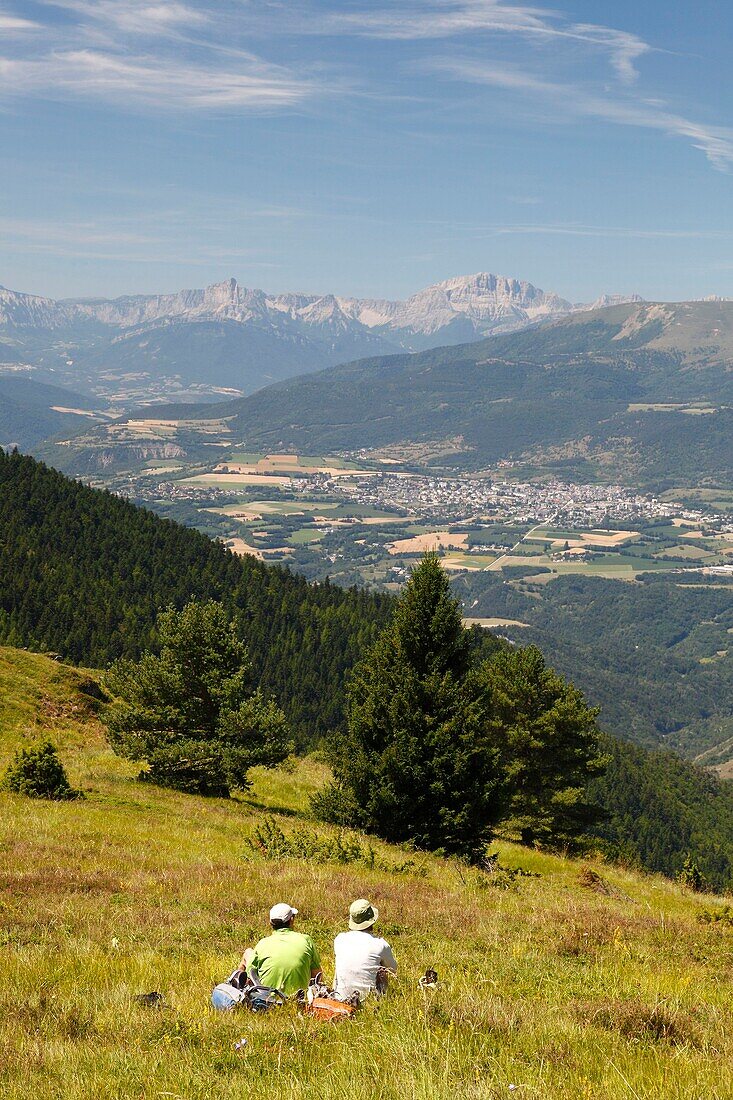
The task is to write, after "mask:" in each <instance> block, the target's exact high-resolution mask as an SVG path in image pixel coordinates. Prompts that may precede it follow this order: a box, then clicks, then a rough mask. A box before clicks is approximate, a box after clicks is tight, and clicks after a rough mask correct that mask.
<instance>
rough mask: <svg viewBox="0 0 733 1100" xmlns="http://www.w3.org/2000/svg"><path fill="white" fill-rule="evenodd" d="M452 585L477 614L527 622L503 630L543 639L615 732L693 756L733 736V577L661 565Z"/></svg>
mask: <svg viewBox="0 0 733 1100" xmlns="http://www.w3.org/2000/svg"><path fill="white" fill-rule="evenodd" d="M454 589H455V592H456V594H457V595H458V596H459V597H460V598H461V599H462V600H463V602H464V606H465V607H466V608H470V612H468V613H469V614H471V615H476V616H500V617H502V618H506V619H510V620H514V621H515V622H520V623H523V624H524V625H523V626H521V627H514V628H511V627H508V628H504V632H505V633H506V632H508V633H509V635H510V636H511V638H512V639H513V640H515V641H517V642H520V643H521V642H525V643H528V642H533V643H534V644H535V645H537V646H539V647H540V649H541V650H542V651H543V652H544V653H546V654H547V655H548V657H549V659H550V660H551V661H552V663H553V664H554V665H555V667H556V668H557V669H559V671H561V672H562V673H563V675H565V676H568V677H570V679H572V680H573V681H574V682H575V683H577V684H578V685H579V686H580V687H582V689H583V691H585V693H586V694H587V695H588V696H589V697H590V698H591V699H593V700H594V701H595V702H596V703H598V704H599V705H600V706H601V708H602V712H603V721H604V726H605V728H606V729H607V730H608V731H609V732H611V733H613V734H614V735H615V736H617V737H621V738H623V739H624V740H627V741H635V742H637V743H639V744H641V745H645V746H647V747H648V748H654V747H655V746H659V745H660V744H662V745H665V746H667V747H669V748H673V749H675V750H676V751H677V752H680V753H682V754H683V755H684V756H688V757H695V756H697V755H698V754H700V753H702V752H705V751H707V750H710V749H712V748H714V747H715V746H716V745H719V744H720V743H722V742H725V741H727V740H729V739H730V738H731V737H733V647H732V646H731V632H732V631H733V586H731V585H726V584H722V583H721V584H720V585H719V586H717V587H716V586H713V585H711V586H710V587H701V586H699V585H695V586H691V585H682V584H680V583H679V577H678V576H677V575H672V576H667V577H664V576H659V575H655V574H647V575H646V576H645V577H644V578H643V580H642V581H641V582H639V583H636V584H622V583H620V582H618V581H610V580H604V579H602V578H600V577H581V576H566V577H558V578H556V579H555V580H553V581H552V583H551V584H539V583H534V584H533V583H532V581H531V579H528V580H527V581H525V582H522V581H512V582H507V581H506V580H503V579H502V578H501V576H500V575H498V574H496V573H487V572H480V573H479V572H477V573H473V574H464V575H463V576H461V577H460V578H458V579H456V581H455V582H454Z"/></svg>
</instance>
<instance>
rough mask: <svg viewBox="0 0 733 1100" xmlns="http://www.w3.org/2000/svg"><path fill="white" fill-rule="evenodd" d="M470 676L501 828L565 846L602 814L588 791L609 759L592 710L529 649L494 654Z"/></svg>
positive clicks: (531, 840)
mask: <svg viewBox="0 0 733 1100" xmlns="http://www.w3.org/2000/svg"><path fill="white" fill-rule="evenodd" d="M477 678H478V680H479V681H480V682H481V683H482V685H483V690H484V692H485V706H484V713H485V721H486V724H487V726H488V728H489V729H490V730H491V736H492V739H493V742H494V743H495V744H496V746H497V748H498V750H499V752H500V756H501V761H502V767H503V771H504V777H505V790H506V804H505V807H504V826H503V827H504V829H505V830H508V831H512V832H514V833H516V834H517V835H518V836H519V838H520V839H521V840H522V841H523V843H525V844H531V843H535V842H537V843H542V844H546V845H551V846H553V847H558V846H564V847H572V846H573V844H575V843H576V842H577V841H578V838H579V837H582V836H583V835H584V834H585V833H586V832H587V830H588V829H589V828H590V827H591V826H592V825H594V824H595V823H596V822H598V820H599V819H600V817H601V816H602V815H601V813H600V811H599V808H598V806H596V805H595V804H594V803H592V802H590V801H589V799H588V794H587V789H588V783H589V781H590V780H591V779H592V778H594V777H595V776H598V775H600V774H602V773H603V771H604V770H605V768H606V765H607V763H608V759H609V758H608V757H607V756H605V755H604V754H603V751H602V749H601V745H600V742H599V731H598V728H597V726H596V718H597V716H598V709H597V708H592V707H588V706H587V705H586V703H585V700H584V699H583V695H582V693H581V692H580V691H579V690H578V689H577V688H576V687H575V686H574V685H573V684H570V683H568V682H567V681H566V680H564V679H563V678H562V677H561V676H558V674H557V673H556V672H555V671H554V670H553V669H551V668H548V667H547V665H546V664H545V659H544V657H543V655H542V653H541V652H540V650H539V649H537V647H536V646H526V647H525V648H523V649H520V648H517V649H511V650H505V651H503V652H502V653H499V654H497V656H496V657H495V658H494V659H493V660H491V661H487V662H485V663H484V664H483V665H482V667H481V669H480V670H479V672H478V676H477Z"/></svg>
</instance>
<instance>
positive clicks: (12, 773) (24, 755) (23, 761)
mask: <svg viewBox="0 0 733 1100" xmlns="http://www.w3.org/2000/svg"><path fill="white" fill-rule="evenodd" d="M2 786H3V787H4V789H5V790H7V791H12V792H13V793H14V794H25V795H28V796H29V797H30V798H49V799H54V800H55V801H59V802H60V801H68V800H69V799H72V798H83V795H82V793H81V791H75V790H74V788H73V787H72V786H71V784H70V783H69V780H68V777H67V775H66V772H65V771H64V766H63V764H62V763H61V761H60V760H59V758H58V754H57V752H56V749H55V747H54V746H53V745H52V744H51V742H50V741H45V742H44V743H43V744H41V745H36V746H35V747H32V748H29V749H19V750H18V751H17V752H16V754H15V757H14V758H13V761H12V763H11V764H10V767H9V768H8V770H7V771H6V773H5V776H4V778H3V783H2Z"/></svg>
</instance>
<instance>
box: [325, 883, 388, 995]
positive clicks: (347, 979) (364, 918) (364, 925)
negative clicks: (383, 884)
mask: <svg viewBox="0 0 733 1100" xmlns="http://www.w3.org/2000/svg"><path fill="white" fill-rule="evenodd" d="M378 918H379V910H378V909H377V907H376V905H372V904H371V903H370V902H368V901H367V900H366V898H359V900H358V901H354V902H352V904H351V906H350V908H349V929H350V931H348V932H339V934H338V936H337V937H336V939H335V940H334V941H333V950H334V954H335V956H336V995H337V996H338V997H339V998H340V1000H342V1001H347V1000H349V999H350V998H351V997H353V995H354V994H358V996H359V999H360V1000H363V999H364V998H365V997H366V996H367V995H368V994H369V993H371V992H372V991H375V992H377V993H380V994H381V993H384V992H385V991H386V989H387V974H388V972H389V971H391V972H392V973H393V974H396V973H397V961H396V959H395V957H394V955H393V954H392V948H391V947H390V946H389V944H388V943H387V941H386V940H383V939H380V937H379V936H377V935H375V932H374V925H375V924H376V922H377V919H378Z"/></svg>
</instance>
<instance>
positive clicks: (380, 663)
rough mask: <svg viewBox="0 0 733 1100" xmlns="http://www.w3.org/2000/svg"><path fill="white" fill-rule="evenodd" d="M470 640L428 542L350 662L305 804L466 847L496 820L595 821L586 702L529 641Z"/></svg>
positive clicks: (468, 850)
mask: <svg viewBox="0 0 733 1100" xmlns="http://www.w3.org/2000/svg"><path fill="white" fill-rule="evenodd" d="M476 652H477V651H476V650H475V649H473V648H472V646H471V637H470V633H469V631H467V630H466V629H465V628H464V626H463V624H462V621H461V613H460V609H459V605H458V602H457V601H456V600H454V599H453V598H452V597H451V595H450V588H449V584H448V578H447V576H446V574H445V572H444V571H443V569H442V568H441V566H440V563H439V561H438V558H437V556H436V555H434V554H427V555H426V556H425V557H424V558H423V560H422V562H421V563H420V565H419V566H418V567H417V568H416V569H415V570H414V571H413V573H412V576H411V578H410V580H409V582H408V584H407V586H406V588H405V590H404V592H403V594H402V596H401V597H400V599H399V600H398V601H397V605H396V608H395V613H394V617H393V620H392V623H391V624H390V626H389V627H388V628H387V629H386V630H385V631H384V632H383V633H382V635H381V636H380V638H379V639H378V641H377V642H376V644H375V645H374V646H373V648H372V649H371V650H370V652H369V653H368V655H367V657H366V658H365V660H364V661H363V662H362V663H361V664H360V665H359V666H357V668H356V670H355V672H354V675H353V677H352V680H351V682H350V685H349V688H348V735H347V737H346V739H345V740H344V741H343V742H342V744H341V745H340V747H339V748H338V749H337V751H336V754H335V767H334V773H335V776H336V785H335V786H334V787H332V788H331V789H327V790H326V791H325V792H323V793H322V794H321V795H320V796H319V797H317V798H316V800H315V809H316V811H317V812H320V813H321V814H322V815H323V816H325V817H328V818H330V819H332V820H333V819H335V820H340V821H341V822H342V823H348V822H349V821H350V822H351V823H354V824H359V825H361V826H362V827H363V828H366V829H368V830H369V831H372V832H374V833H376V834H378V835H379V836H382V837H384V838H385V839H386V840H392V841H403V840H411V841H413V842H414V843H416V844H417V845H418V846H419V847H423V848H429V849H432V850H438V849H442V850H445V851H448V852H454V853H458V854H461V855H464V856H468V857H469V858H474V859H476V858H481V856H482V854H483V852H484V851H485V847H486V844H487V843H488V841H489V840H490V838H491V835H492V833H493V831H494V830H495V829H496V827H497V825H499V823H501V824H502V828H504V829H508V830H511V831H512V832H514V833H515V834H516V833H518V834H519V835H520V837H521V839H522V840H524V841H525V842H528V843H531V842H538V843H544V844H551V845H565V844H568V843H570V842H571V840H573V839H574V838H576V837H577V836H578V834H580V833H582V832H583V831H584V830H585V829H586V828H587V826H588V825H589V824H591V823H592V822H593V821H594V820H596V819H597V816H598V815H597V810H596V808H595V807H594V806H592V805H590V804H589V803H588V801H587V798H586V795H585V789H586V786H587V782H588V779H589V778H590V777H591V776H593V775H596V774H598V773H600V772H601V771H602V770H603V767H604V764H605V761H604V758H603V757H602V756H601V753H600V749H599V744H598V740H597V737H598V731H597V729H596V725H595V719H596V711H594V710H591V709H589V708H588V707H587V706H586V704H585V702H584V700H583V697H582V695H581V693H580V692H579V691H577V689H576V688H574V687H573V686H572V685H571V684H567V683H566V682H565V681H564V680H562V678H561V677H559V676H558V675H557V674H556V673H555V672H553V671H552V670H551V669H548V668H546V667H545V664H544V660H543V658H542V654H541V653H540V652H539V651H538V650H537V649H535V648H534V647H532V646H530V647H528V648H527V649H525V650H516V651H513V650H502V651H501V652H500V653H499V654H497V655H494V656H492V657H491V658H489V659H488V660H483V661H480V663H477V664H472V654H476Z"/></svg>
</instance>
